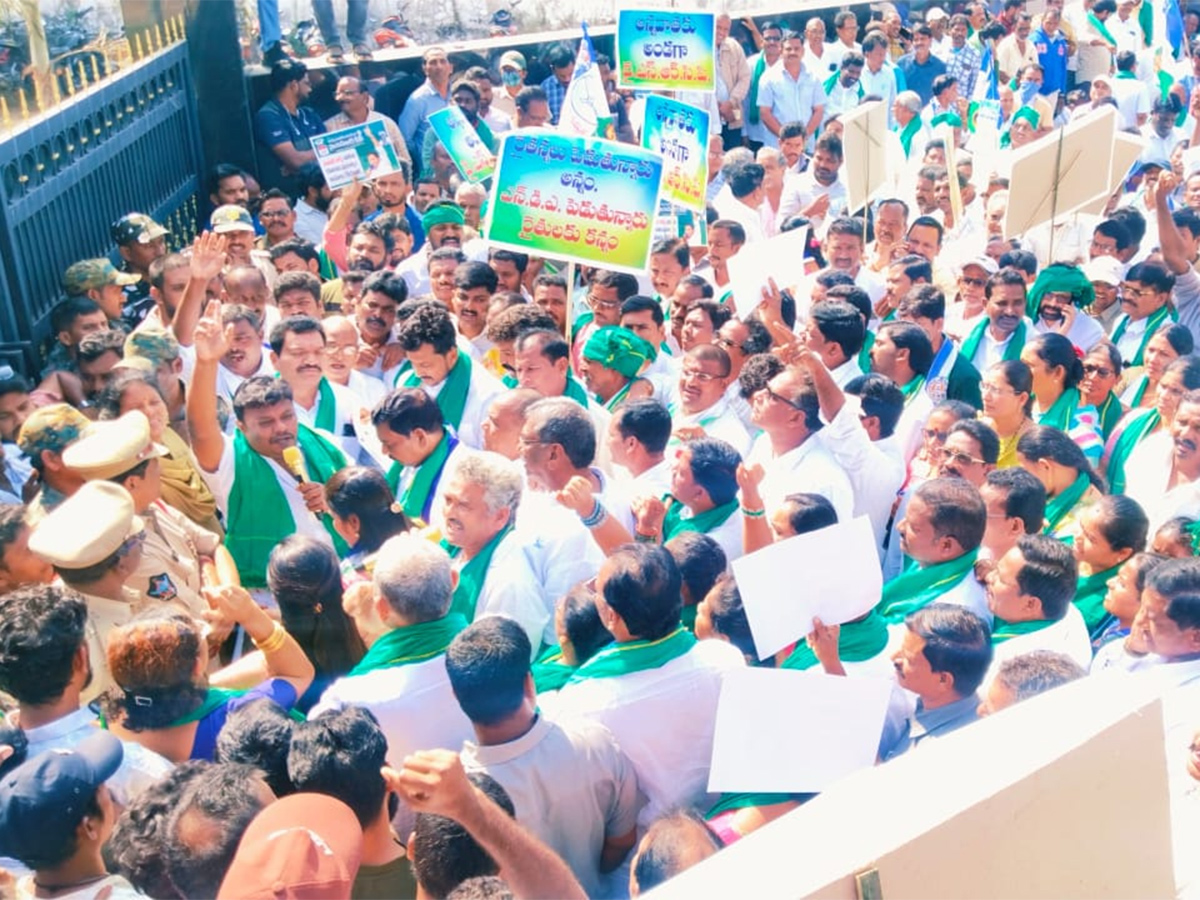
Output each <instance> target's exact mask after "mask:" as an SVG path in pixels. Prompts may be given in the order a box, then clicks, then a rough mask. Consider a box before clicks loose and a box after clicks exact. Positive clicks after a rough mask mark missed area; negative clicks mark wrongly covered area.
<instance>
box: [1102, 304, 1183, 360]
mask: <svg viewBox="0 0 1200 900" xmlns="http://www.w3.org/2000/svg"><path fill="white" fill-rule="evenodd" d="M1122 322H1125V323H1126V325H1125V331H1124V333H1123V334H1122V335H1121V338H1120V340H1118V341H1115V342H1114V343H1115V344H1116V345H1117V349H1118V350H1120V351H1121V359H1123V360H1125V362H1126V363H1130V364H1132V362H1133V358H1134V357H1135V356H1137V352H1138V347H1140V346H1142V338H1143V337H1145V336H1146V326H1147V325H1149V324H1150V317H1149V316H1144V317H1143V318H1141V319H1138V320H1136V321H1134V320H1131V319H1130V318H1129V316H1128V315H1126V314H1125V313H1122V314H1121V315H1119V316H1117V318H1116V319H1115V320H1114V321H1113V331H1114V332H1116V330H1117V329H1118V328H1119V327H1120V326H1121V323H1122ZM1163 325H1166V326H1169V325H1170V320H1168V319H1164V320H1163ZM1163 325H1160V326H1159V328H1162V327H1163Z"/></svg>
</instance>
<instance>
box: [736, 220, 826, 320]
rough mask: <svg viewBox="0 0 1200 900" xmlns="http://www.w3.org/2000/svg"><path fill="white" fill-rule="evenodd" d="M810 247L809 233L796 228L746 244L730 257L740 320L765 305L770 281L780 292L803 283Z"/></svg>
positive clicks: (803, 229) (805, 229)
mask: <svg viewBox="0 0 1200 900" xmlns="http://www.w3.org/2000/svg"><path fill="white" fill-rule="evenodd" d="M807 246H808V229H807V228H795V229H793V230H791V231H785V232H784V233H783V234H777V235H776V236H775V237H773V238H768V239H767V240H765V241H747V242H746V243H744V244H742V248H741V249H740V250H738V252H737V253H735V254H734V255H733V256H731V257H729V284H730V286H731V287H732V288H733V299H734V302H735V303H736V304H737V311H738V315H739V316H741V317H742V318H745V317H746V316H748V315H750V313H752V312H754V310H755V309H756V308H757V307H758V304H759V303H761V302H762V299H763V297H762V292H763V289H764V288H767V287H769V285H768V284H767V281H768V279H772V278H773V279H774V280H775V286H776V287H777V288H779V290H781V291H782V290H785V289H787V288H790V287H792V286H794V285H798V284H801V283H802V282H803V281H804V278H805V273H804V248H805V247H807Z"/></svg>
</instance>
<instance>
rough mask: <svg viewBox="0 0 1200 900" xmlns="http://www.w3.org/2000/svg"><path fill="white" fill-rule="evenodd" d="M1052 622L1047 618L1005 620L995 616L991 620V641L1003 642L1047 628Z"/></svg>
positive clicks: (994, 642)
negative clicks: (1023, 620) (1021, 620)
mask: <svg viewBox="0 0 1200 900" xmlns="http://www.w3.org/2000/svg"><path fill="white" fill-rule="evenodd" d="M1053 624H1054V623H1053V622H1051V621H1050V620H1049V619H1033V620H1031V621H1027V622H1006V621H1004V620H1003V619H1001V618H1000V617H999V616H996V617H995V619H994V621H993V622H992V643H993V644H1003V643H1004V642H1005V641H1008V640H1012V639H1013V638H1015V637H1020V636H1021V635H1023V634H1033V633H1034V632H1035V631H1041V630H1042V629H1043V628H1049V627H1050V626H1051V625H1053Z"/></svg>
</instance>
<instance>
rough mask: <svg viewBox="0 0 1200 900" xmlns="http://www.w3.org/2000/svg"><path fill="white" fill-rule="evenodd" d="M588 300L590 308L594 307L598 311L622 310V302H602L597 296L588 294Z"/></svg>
mask: <svg viewBox="0 0 1200 900" xmlns="http://www.w3.org/2000/svg"><path fill="white" fill-rule="evenodd" d="M587 300H588V304H589V305H590V306H594V307H596V308H597V309H620V308H621V301H620V300H601V299H600V298H599V297H597V296H596V295H595V294H588V298H587Z"/></svg>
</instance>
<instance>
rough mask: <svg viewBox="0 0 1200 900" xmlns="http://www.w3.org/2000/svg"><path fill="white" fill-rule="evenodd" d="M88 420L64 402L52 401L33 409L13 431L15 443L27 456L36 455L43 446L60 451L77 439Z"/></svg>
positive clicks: (89, 422) (38, 455) (55, 451)
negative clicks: (17, 429) (47, 404)
mask: <svg viewBox="0 0 1200 900" xmlns="http://www.w3.org/2000/svg"><path fill="white" fill-rule="evenodd" d="M90 424H91V421H90V420H89V419H88V418H87V416H85V415H84V414H83V413H81V412H80V411H79V410H77V409H76V408H75V407H73V406H71V405H70V404H68V403H52V404H50V405H49V406H43V407H42V408H41V409H35V410H34V411H33V412H32V413H30V415H29V418H28V419H26V420H25V424H24V425H22V426H21V431H20V433H18V434H17V446H18V447H20V448H21V452H22V453H24V454H25V455H26V456H28V457H29V458H30V459H40V458H41V454H42V452H43V451H45V450H50V451H53V452H54V453H62V452H63V450H65V449H66V448H67V446H68V445H69V444H71V443H72V442H73V441H76V440H78V439H79V435H81V434H82V433H83V430H84V429H85V428H87V427H88V425H90Z"/></svg>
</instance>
